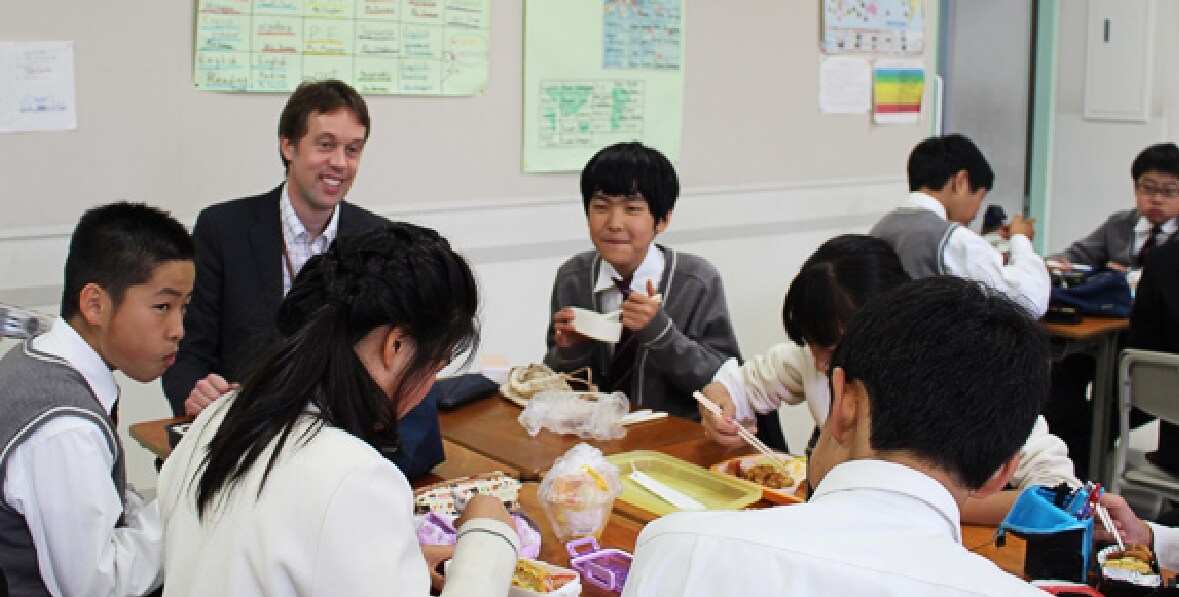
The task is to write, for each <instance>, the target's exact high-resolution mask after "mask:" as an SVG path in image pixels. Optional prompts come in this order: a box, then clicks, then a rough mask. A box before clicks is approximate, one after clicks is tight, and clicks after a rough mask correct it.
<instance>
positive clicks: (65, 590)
mask: <svg viewBox="0 0 1179 597" xmlns="http://www.w3.org/2000/svg"><path fill="white" fill-rule="evenodd" d="M118 396H119V387H118V385H117V384H116V382H115V377H114V375H113V374H112V373H111V370H110V367H108V366H107V365H106V363H105V362H104V361H103V359H102V357H101V356H99V355H98V353H97V352H95V351H94V349H93V348H91V347H90V345H89V344H87V343H86V341H85V340H83V339H82V337H81V336H80V335H78V333H77V331H75V330H74V328H73V327H71V326H70V325H69V324H68V323H66V321H65V320H64V319H61V318H60V317H59V318H57V319H56V320H55V321H54V322H53V326H52V327H51V328H50V330H49V332H47V333H45V334H43V335H41V336H38V337H36V338H34V339H32V340H29V341H26V342H25V343H23V344H20V345H18V346H15V347H13V348H12V349H11V350H9V351H8V353H7V354H5V355H4V358H3V360H0V448H2V449H0V454H3V459H2V460H0V477H2V479H3V484H4V487H3V489H4V502H3V504H0V562H2V563H3V568H4V574H5V576H6V577H7V581H8V590H9V591H10V592H11V594H12V595H22V596H24V595H50V594H52V595H66V596H68V595H143V594H145V593H148V592H150V591H152V590H154V589H156V588H158V587H159V586H160V583H161V582H162V580H163V576H162V572H163V535H162V528H161V526H160V519H159V510H158V509H157V506H156V502H155V501H152V502H151V503H144V501H143V499H142V498H140V497H139V496H138V494H136V493H135V492H134V491H132V490H129V489H128V488H127V485H126V475H125V472H124V465H123V446H122V443H121V442H120V441H119V437H118V435H117V432H116V430H115V422H114V420H113V419H112V417H111V412H112V411H113V410H114V409H115V403H116V401H117V399H118Z"/></svg>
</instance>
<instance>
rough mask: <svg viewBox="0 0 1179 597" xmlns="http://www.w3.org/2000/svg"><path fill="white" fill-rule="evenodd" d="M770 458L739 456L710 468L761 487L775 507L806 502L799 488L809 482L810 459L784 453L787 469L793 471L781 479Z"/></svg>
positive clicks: (765, 497)
mask: <svg viewBox="0 0 1179 597" xmlns="http://www.w3.org/2000/svg"><path fill="white" fill-rule="evenodd" d="M768 458H769V457H768V456H765V455H762V454H750V455H749V456H739V457H737V458H730V459H728V460H722V461H720V462H718V463H716V464H714V465H712V466H710V467H708V469H709V470H711V471H714V472H717V473H720V474H722V475H726V476H729V477H733V478H735V479H737V480H739V481H743V482H746V483H751V484H753V485H755V486H757V487H758V488H759V489H760V490H761V493H762V495H761V497H762V499H764V500H766V501H767V502H773V503H775V504H797V503H799V502H802V501H803V500H804V499H805V497H806V496H805V495H800V493H801V492H800V491H799V488H800V487H802V485H803V482H804V481H806V457H804V456H794V455H791V454H781V458H782V460H783V462H784V464H785V465H786V469H787V470H788V471H790V477H789V478H788V479H778V477H781V476H782V473H781V471H779V470H778V468H777V467H776V466H774V465H773V464H769V463H768V462H767V459H768Z"/></svg>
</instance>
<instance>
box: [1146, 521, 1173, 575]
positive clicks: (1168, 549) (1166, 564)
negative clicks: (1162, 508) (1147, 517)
mask: <svg viewBox="0 0 1179 597" xmlns="http://www.w3.org/2000/svg"><path fill="white" fill-rule="evenodd" d="M1146 524H1148V525H1150V529H1151V531H1153V532H1154V555H1155V558H1156V559H1158V564H1159V568H1166V569H1167V570H1179V529H1176V528H1173V527H1165V526H1162V525H1159V524H1155V523H1153V522H1147V523H1146Z"/></svg>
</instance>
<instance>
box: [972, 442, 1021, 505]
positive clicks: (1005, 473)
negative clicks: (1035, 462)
mask: <svg viewBox="0 0 1179 597" xmlns="http://www.w3.org/2000/svg"><path fill="white" fill-rule="evenodd" d="M1019 459H1020V453H1019V452H1016V453H1015V455H1014V456H1012V457H1011V458H1008V459H1007V461H1006V462H1004V463H1003V465H1002V466H1000V467H999V470H997V471H995V474H993V475H991V478H990V479H988V480H987V482H986V484H985V485H983V486H982V487H979V488H978V489H976V490H974V491H972V492H970V497H973V498H978V499H982V498H985V497H989V496H991V495H994V494H996V493H998V492H1000V491H1003V489H1004V488H1005V487H1007V483H1008V482H1010V481H1011V477H1012V475H1014V474H1015V469H1017V468H1019Z"/></svg>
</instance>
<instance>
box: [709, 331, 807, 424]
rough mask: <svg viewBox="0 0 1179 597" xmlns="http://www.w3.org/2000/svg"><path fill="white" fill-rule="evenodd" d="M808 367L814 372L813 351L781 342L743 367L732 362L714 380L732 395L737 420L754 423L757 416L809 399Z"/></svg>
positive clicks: (721, 369) (791, 343) (733, 360)
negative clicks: (751, 420) (754, 416)
mask: <svg viewBox="0 0 1179 597" xmlns="http://www.w3.org/2000/svg"><path fill="white" fill-rule="evenodd" d="M806 367H810V368H811V369H814V368H815V364H814V360H813V358H812V357H811V351H810V350H807V349H806V348H805V347H802V346H799V345H797V344H794V343H793V342H782V343H780V344H775V345H773V346H771V347H770V349H769V350H767V351H766V353H765V354H763V355H758V356H756V357H753V358H752V359H750V360H748V361H746V362H745V364H744V365H741V366H740V367H738V366H737V360H736V359H729V360H728V361H727V362H725V364H724V365H722V366H721V368H720V370H719V371H717V373H716V376H715V377H714V378H713V380H714V381H718V382H720V383H721V384H723V385H724V386H725V389H726V390H728V391H729V396H731V397H732V399H733V405H734V406H735V407H736V413H735V414H736V418H737V419H738V420H743V419H752V418H753V413H754V412H757V413H761V414H765V413H768V412H771V411H774V410H776V409H777V408H778V407H779V406H781V405H782V403H786V404H799V403H801V402H802V401H803V400H804V399H805V398H806V394H805V389H804V387H803V380H804V377H803V370H804V368H806Z"/></svg>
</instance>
